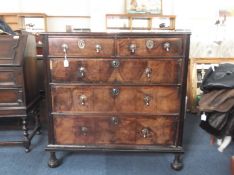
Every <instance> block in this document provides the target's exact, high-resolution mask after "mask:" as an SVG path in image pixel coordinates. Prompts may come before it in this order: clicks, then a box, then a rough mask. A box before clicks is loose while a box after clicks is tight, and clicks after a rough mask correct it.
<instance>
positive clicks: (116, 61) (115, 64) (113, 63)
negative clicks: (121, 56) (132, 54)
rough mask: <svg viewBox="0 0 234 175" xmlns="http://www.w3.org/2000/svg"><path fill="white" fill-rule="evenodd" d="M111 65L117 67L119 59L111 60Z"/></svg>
mask: <svg viewBox="0 0 234 175" xmlns="http://www.w3.org/2000/svg"><path fill="white" fill-rule="evenodd" d="M111 66H112V67H113V68H118V67H119V66H120V62H119V60H113V61H112V62H111Z"/></svg>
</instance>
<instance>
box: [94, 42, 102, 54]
mask: <svg viewBox="0 0 234 175" xmlns="http://www.w3.org/2000/svg"><path fill="white" fill-rule="evenodd" d="M95 48H96V52H97V53H99V52H100V51H101V50H102V46H101V45H100V44H96V46H95Z"/></svg>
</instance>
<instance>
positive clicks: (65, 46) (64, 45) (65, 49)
mask: <svg viewBox="0 0 234 175" xmlns="http://www.w3.org/2000/svg"><path fill="white" fill-rule="evenodd" d="M62 48H63V52H64V53H67V50H68V45H67V44H65V43H64V44H62Z"/></svg>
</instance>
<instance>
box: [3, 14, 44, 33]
mask: <svg viewBox="0 0 234 175" xmlns="http://www.w3.org/2000/svg"><path fill="white" fill-rule="evenodd" d="M0 18H2V19H3V20H4V21H5V22H6V23H7V24H8V25H9V26H10V27H11V28H12V30H27V31H30V32H45V31H46V30H47V22H46V14H44V13H0Z"/></svg>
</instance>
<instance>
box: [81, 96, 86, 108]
mask: <svg viewBox="0 0 234 175" xmlns="http://www.w3.org/2000/svg"><path fill="white" fill-rule="evenodd" d="M86 101H87V97H86V96H85V95H81V96H80V104H81V105H82V106H84V105H85V103H86Z"/></svg>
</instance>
